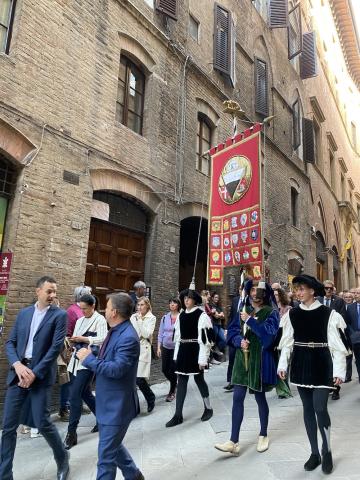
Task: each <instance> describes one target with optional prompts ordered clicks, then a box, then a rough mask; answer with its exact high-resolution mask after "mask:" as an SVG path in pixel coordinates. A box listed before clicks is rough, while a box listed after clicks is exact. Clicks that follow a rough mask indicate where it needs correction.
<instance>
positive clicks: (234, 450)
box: [214, 440, 240, 455]
mask: <svg viewBox="0 0 360 480" xmlns="http://www.w3.org/2000/svg"><path fill="white" fill-rule="evenodd" d="M214 447H215V448H216V450H220V452H226V453H231V454H232V455H239V453H240V445H239V444H238V443H234V442H232V441H231V440H228V441H227V442H225V443H216V444H215V445H214Z"/></svg>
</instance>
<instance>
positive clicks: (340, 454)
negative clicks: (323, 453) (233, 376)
mask: <svg viewBox="0 0 360 480" xmlns="http://www.w3.org/2000/svg"><path fill="white" fill-rule="evenodd" d="M225 376H226V364H222V365H219V366H216V367H213V368H212V369H211V370H210V372H209V373H208V374H207V377H206V378H207V380H208V382H209V387H210V395H211V400H212V405H213V408H214V412H215V413H214V416H213V418H212V419H211V420H210V421H209V422H201V421H200V420H199V419H200V416H201V414H202V411H203V406H202V401H201V398H200V394H199V392H198V390H197V389H196V386H195V384H194V382H193V380H192V379H191V380H190V381H189V388H188V396H187V398H186V402H185V408H184V423H183V424H182V425H180V426H177V427H174V428H170V429H167V428H165V423H166V422H167V420H169V419H170V418H171V416H172V414H173V411H174V404H169V403H166V402H165V395H166V393H167V384H166V383H161V384H158V385H154V387H153V388H154V391H155V393H156V396H157V403H156V407H155V410H154V411H153V412H152V413H151V414H150V415H149V414H147V413H142V414H141V415H140V416H139V417H138V418H136V419H135V420H134V421H133V423H132V425H131V427H130V430H129V432H128V434H127V436H126V437H125V445H126V446H127V448H128V449H129V450H130V452H131V453H132V455H133V457H134V459H135V461H136V463H137V464H138V466H139V467H140V468H141V470H142V472H143V473H144V475H145V478H146V480H167V479H171V480H190V479H199V480H228V479H229V480H230V479H233V478H234V479H237V478H238V479H241V480H256V479H259V480H260V479H261V480H303V479H308V480H310V479H311V480H318V479H320V478H324V477H325V475H324V474H323V473H322V472H321V468H318V469H317V470H316V471H314V472H304V470H303V463H304V461H305V460H307V458H308V456H309V450H308V443H307V438H306V435H305V430H304V425H303V423H302V411H301V403H300V399H299V397H298V395H297V392H296V391H294V397H293V398H290V399H286V400H279V399H277V397H276V395H275V393H273V392H271V393H269V394H268V400H269V405H270V425H269V437H270V442H271V443H270V448H269V450H268V451H267V452H264V453H258V452H257V451H256V443H257V435H258V431H259V425H258V418H257V408H256V402H255V399H254V398H253V397H252V396H249V395H248V396H247V398H246V405H245V419H244V423H243V428H242V431H241V434H240V444H241V448H242V450H241V454H240V456H239V457H233V456H230V455H227V454H222V453H221V452H218V451H217V450H215V449H214V444H215V443H216V442H222V441H225V440H227V439H228V438H229V430H230V425H231V416H230V414H231V405H232V394H231V393H225V392H224V390H223V386H224V385H225V381H224V378H225ZM140 395H141V394H140ZM140 400H141V407H142V411H143V412H144V411H145V404H144V401H143V398H142V397H141V399H140ZM359 407H360V386H359V383H358V380H357V378H356V379H354V380H353V381H352V382H351V383H349V384H346V385H344V386H343V388H342V392H341V399H340V400H339V401H332V400H331V399H330V400H329V408H330V414H331V418H332V449H333V453H334V461H335V469H334V472H333V474H332V475H331V479H332V480H350V479H351V480H358V479H359V478H360V456H359V455H358V446H359V439H360V419H359ZM93 425H94V417H93V416H92V415H86V416H83V417H82V420H81V424H80V427H79V430H78V437H79V444H78V445H77V446H76V447H74V448H73V449H72V450H71V476H70V478H71V480H94V479H95V478H96V460H97V434H91V433H90V428H91V427H92V426H93ZM57 426H58V428H59V429H60V431H61V434H62V436H65V431H66V424H64V423H62V422H57ZM55 478H56V470H55V463H54V461H53V459H52V455H51V452H50V450H49V448H48V446H47V444H46V442H45V441H44V439H42V438H37V439H30V438H29V437H28V436H27V435H19V440H18V447H17V450H16V456H15V468H14V479H15V480H20V479H21V480H52V479H55ZM117 478H118V479H121V478H123V477H122V475H121V473H120V472H118V476H117Z"/></svg>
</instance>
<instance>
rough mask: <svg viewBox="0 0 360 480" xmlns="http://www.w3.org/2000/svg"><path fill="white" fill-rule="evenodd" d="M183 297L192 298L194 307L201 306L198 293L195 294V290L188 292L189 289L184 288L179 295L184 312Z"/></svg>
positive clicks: (201, 301)
mask: <svg viewBox="0 0 360 480" xmlns="http://www.w3.org/2000/svg"><path fill="white" fill-rule="evenodd" d="M185 297H188V298H192V299H193V300H195V305H202V303H203V300H202V298H201V295H200V293H198V292H196V291H195V290H190V288H186V289H185V290H183V291H182V292H180V294H179V298H180V302H181V306H182V307H183V309H184V310H185V303H184V298H185Z"/></svg>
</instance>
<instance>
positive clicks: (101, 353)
mask: <svg viewBox="0 0 360 480" xmlns="http://www.w3.org/2000/svg"><path fill="white" fill-rule="evenodd" d="M112 331H113V329H112V328H110V330H109V331H108V334H107V335H106V337H105V340H104V343H103V344H102V345H101V348H100V352H99V355H98V358H103V356H104V353H105V349H106V346H107V344H108V343H109V340H110V337H111V334H112Z"/></svg>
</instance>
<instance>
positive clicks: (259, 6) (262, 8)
mask: <svg viewBox="0 0 360 480" xmlns="http://www.w3.org/2000/svg"><path fill="white" fill-rule="evenodd" d="M254 5H255V8H256V10H257V11H258V12H259V13H260V15H261V16H262V18H263V19H264V20H265V22H267V19H268V7H269V0H255V2H254Z"/></svg>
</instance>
